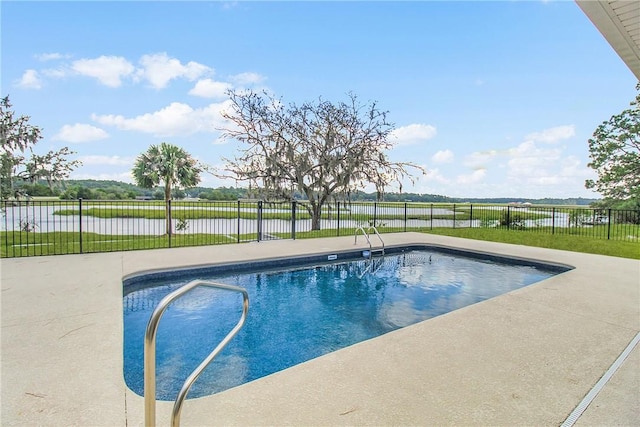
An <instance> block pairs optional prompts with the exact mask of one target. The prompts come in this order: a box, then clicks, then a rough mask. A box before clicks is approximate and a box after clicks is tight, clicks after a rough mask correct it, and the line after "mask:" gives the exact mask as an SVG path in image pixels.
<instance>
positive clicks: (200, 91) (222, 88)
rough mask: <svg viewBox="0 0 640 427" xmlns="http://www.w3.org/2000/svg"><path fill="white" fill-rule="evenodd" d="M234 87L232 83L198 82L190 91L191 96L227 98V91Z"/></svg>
mask: <svg viewBox="0 0 640 427" xmlns="http://www.w3.org/2000/svg"><path fill="white" fill-rule="evenodd" d="M232 87H233V86H232V85H231V84H230V83H225V82H216V81H214V80H212V79H204V80H198V82H197V83H196V85H195V86H194V87H193V89H191V90H190V91H189V95H194V96H200V97H203V98H225V97H226V96H227V95H226V92H227V90H229V89H231V88H232Z"/></svg>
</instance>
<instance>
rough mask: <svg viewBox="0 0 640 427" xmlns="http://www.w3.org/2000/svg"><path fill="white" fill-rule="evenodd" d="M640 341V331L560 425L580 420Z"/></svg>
mask: <svg viewBox="0 0 640 427" xmlns="http://www.w3.org/2000/svg"><path fill="white" fill-rule="evenodd" d="M639 341H640V332H638V333H637V334H636V336H635V338H634V339H632V340H631V342H630V343H629V345H627V348H625V349H624V351H623V352H622V353H621V354H620V356H618V358H617V359H616V361H615V362H613V364H612V365H611V367H609V369H608V370H607V372H605V374H604V375H603V376H602V378H600V380H599V381H598V382H597V383H596V385H594V386H593V388H592V389H591V390H590V391H589V393H587V395H586V396H585V397H584V399H582V402H580V403H579V404H578V406H576V408H575V409H574V410H573V412H571V413H570V414H569V416H568V417H567V419H566V420H564V422H563V423H562V424H561V426H560V427H571V426H573V424H575V422H576V421H578V418H580V416H581V415H582V413H583V412H584V411H585V410H586V409H587V407H588V406H589V405H590V404H591V402H593V399H595V398H596V396H597V395H598V393H600V390H602V388H603V387H604V386H605V384H606V383H607V382H609V380H610V379H611V377H612V376H613V374H615V373H616V371H617V370H618V368H619V367H620V366H621V365H622V362H624V360H625V359H626V358H627V356H629V353H631V351H632V350H633V348H634V347H635V346H636V344H638V342H639Z"/></svg>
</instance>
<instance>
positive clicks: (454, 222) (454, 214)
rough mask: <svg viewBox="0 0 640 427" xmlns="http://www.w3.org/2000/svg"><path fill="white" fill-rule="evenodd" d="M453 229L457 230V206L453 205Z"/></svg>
mask: <svg viewBox="0 0 640 427" xmlns="http://www.w3.org/2000/svg"><path fill="white" fill-rule="evenodd" d="M453 228H456V204H455V203H454V204H453Z"/></svg>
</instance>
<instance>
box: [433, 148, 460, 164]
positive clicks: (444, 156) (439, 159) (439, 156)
mask: <svg viewBox="0 0 640 427" xmlns="http://www.w3.org/2000/svg"><path fill="white" fill-rule="evenodd" d="M453 158H454V155H453V151H451V150H440V151H438V152H437V153H436V154H434V155H433V156H431V160H432V161H433V162H434V163H451V162H452V161H453Z"/></svg>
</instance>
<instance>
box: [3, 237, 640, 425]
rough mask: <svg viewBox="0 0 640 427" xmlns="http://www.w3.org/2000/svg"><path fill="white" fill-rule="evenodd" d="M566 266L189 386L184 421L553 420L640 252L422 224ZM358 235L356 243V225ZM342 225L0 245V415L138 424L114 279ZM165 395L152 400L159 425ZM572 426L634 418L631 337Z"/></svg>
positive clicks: (638, 391) (484, 247)
mask: <svg viewBox="0 0 640 427" xmlns="http://www.w3.org/2000/svg"><path fill="white" fill-rule="evenodd" d="M383 237H384V239H385V243H386V244H387V245H388V246H389V245H401V244H434V245H440V246H449V247H457V248H463V249H470V250H475V251H484V252H491V253H497V254H505V255H511V256H517V257H523V258H532V259H538V260H546V261H551V262H555V263H563V264H568V265H572V266H574V267H575V269H573V270H571V271H569V272H566V273H563V274H560V275H558V276H555V277H552V278H550V279H548V280H545V281H543V282H539V283H537V284H534V285H531V286H528V287H525V288H522V289H519V290H516V291H513V292H510V293H508V294H504V295H502V296H499V297H496V298H493V299H491V300H487V301H484V302H481V303H478V304H475V305H472V306H468V307H465V308H463V309H460V310H457V311H454V312H451V313H449V314H446V315H443V316H440V317H437V318H434V319H430V320H427V321H424V322H421V323H418V324H415V325H412V326H409V327H406V328H403V329H400V330H397V331H394V332H391V333H388V334H385V335H383V336H381V337H378V338H374V339H372V340H368V341H365V342H362V343H359V344H356V345H354V346H351V347H348V348H345V349H342V350H339V351H336V352H334V353H330V354H327V355H325V356H322V357H320V358H317V359H314V360H311V361H308V362H306V363H303V364H301V365H297V366H294V367H292V368H289V369H287V370H285V371H282V372H279V373H276V374H273V375H270V376H268V377H265V378H262V379H259V380H256V381H253V382H251V383H247V384H245V385H242V386H239V387H236V388H233V389H230V390H227V391H225V392H222V393H218V394H216V395H213V396H209V397H204V398H199V399H191V400H188V401H187V402H186V403H185V405H184V409H183V411H182V425H184V426H190V425H214V424H215V425H305V426H306V425H324V426H326V425H509V426H514V425H535V426H553V425H559V424H561V423H562V422H563V421H564V420H565V418H566V417H567V416H568V415H569V413H570V412H571V411H572V410H573V409H574V408H575V407H576V405H578V403H579V402H580V401H581V400H582V398H583V397H584V396H585V395H586V394H587V393H588V392H589V391H590V390H591V388H592V387H593V386H594V384H596V382H597V381H598V380H599V379H600V378H601V377H602V375H603V374H604V373H605V372H606V371H607V369H608V368H609V367H610V366H611V364H612V363H613V362H614V361H615V360H616V358H617V357H618V356H619V355H620V353H621V352H622V351H623V350H624V349H625V347H627V345H628V344H629V342H630V341H632V339H633V338H634V337H635V336H636V335H637V334H638V333H639V332H640V261H637V260H630V259H623V258H614V257H605V256H598V255H589V254H580V253H573V252H566V251H556V250H548V249H541V248H533V247H526V246H516V245H505V244H497V243H491V242H483V241H473V240H465V239H457V238H450V237H443V236H435V235H429V234H419V233H400V234H385V235H383ZM358 245H359V246H362V247H363V248H364V247H365V246H366V242H365V241H364V239H362V241H359V244H358ZM353 247H354V246H353V238H352V237H343V238H325V239H313V240H295V241H291V240H286V241H269V242H260V243H247V244H239V245H238V244H233V245H224V246H209V247H191V248H179V249H166V250H165V249H158V250H152V251H135V252H116V253H103V254H85V255H65V256H55V257H34V258H16V259H2V260H1V261H0V267H1V272H0V278H1V286H2V293H1V308H2V315H1V316H2V317H1V321H2V323H1V325H2V338H1V339H2V347H1V365H2V371H1V374H2V378H1V386H2V391H1V392H2V395H1V396H2V401H1V419H0V424H1V425H2V426H32V425H42V426H70V425H81V426H137V425H143V424H144V405H143V398H142V397H140V396H138V395H136V394H134V393H133V392H131V391H130V390H129V389H128V388H127V387H126V385H125V383H124V378H123V374H122V367H123V348H122V345H123V315H122V278H123V277H124V276H127V275H130V274H133V273H137V272H141V271H148V270H156V269H167V268H173V267H184V266H193V265H205V264H214V263H228V262H234V261H241V260H250V259H268V258H279V257H287V256H295V255H302V254H311V253H324V252H328V253H329V252H334V251H340V250H350V249H353ZM171 406H172V403H171V402H158V415H157V420H158V425H168V424H169V414H170V411H171ZM576 425H578V426H580V425H582V426H588V425H640V346H637V347H636V348H635V349H634V350H633V351H632V353H631V354H630V356H629V357H628V358H627V359H626V360H625V362H624V363H623V364H622V366H621V368H620V369H619V370H618V371H617V373H616V374H615V375H614V376H613V378H612V379H611V381H609V382H608V383H607V384H606V386H605V387H604V389H603V390H602V392H601V393H600V394H599V395H598V396H597V397H596V399H595V400H594V401H593V403H592V404H591V405H590V406H589V407H588V408H587V410H586V411H585V413H584V414H583V415H582V417H580V418H579V419H578V422H577V423H576Z"/></svg>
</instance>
